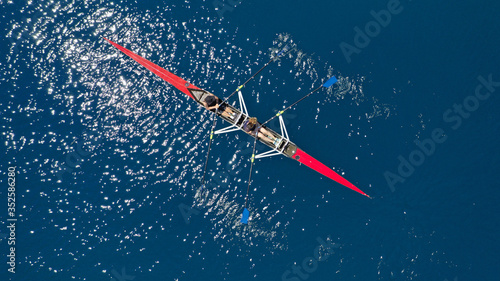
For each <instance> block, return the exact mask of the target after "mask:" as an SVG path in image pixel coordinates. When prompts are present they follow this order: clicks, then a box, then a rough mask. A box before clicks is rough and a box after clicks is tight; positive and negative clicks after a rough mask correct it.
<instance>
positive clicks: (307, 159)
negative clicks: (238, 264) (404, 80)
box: [104, 38, 369, 197]
mask: <svg viewBox="0 0 500 281" xmlns="http://www.w3.org/2000/svg"><path fill="white" fill-rule="evenodd" d="M104 39H106V38H104ZM106 40H107V41H108V42H109V43H111V44H112V45H113V46H115V47H116V48H118V50H120V51H121V52H123V53H124V54H125V55H127V56H129V57H130V58H132V59H133V60H135V61H136V62H138V63H139V64H141V65H142V66H144V67H146V68H147V69H148V70H149V71H151V72H153V73H154V74H156V75H158V76H159V77H160V78H162V79H163V80H165V81H166V82H168V83H169V84H171V85H172V86H174V87H175V88H177V89H178V90H179V91H181V92H183V93H184V94H186V95H187V96H188V97H190V98H192V99H193V100H194V101H196V102H197V103H198V104H199V105H201V106H204V105H203V101H204V100H205V98H206V97H207V96H209V95H212V94H211V93H210V92H208V91H205V90H203V89H200V88H198V87H196V86H195V85H193V84H191V83H189V82H187V81H186V80H184V79H182V78H180V77H178V76H176V75H175V74H173V73H171V72H169V71H167V70H165V69H163V68H161V67H160V66H158V65H156V64H154V63H152V62H150V61H148V60H147V59H145V58H143V57H141V56H139V55H137V54H135V53H134V52H132V51H130V50H128V49H126V48H124V47H122V46H120V45H118V44H116V43H114V42H112V41H111V40H109V39H106ZM335 82H336V79H333V78H332V79H330V80H329V82H327V83H326V84H328V86H331V85H332V84H334V83H335ZM326 84H325V85H326ZM240 88H241V87H240ZM240 88H239V89H240ZM240 98H241V96H240ZM241 101H242V100H241V99H240V102H241ZM224 106H225V107H226V108H229V109H230V110H231V112H232V113H234V114H233V115H232V116H226V115H223V114H221V113H219V111H216V114H217V115H218V117H220V118H222V119H224V120H225V121H227V122H229V123H230V124H231V126H230V128H231V129H229V130H227V129H224V130H219V132H220V133H223V132H228V131H234V130H242V131H244V132H246V131H245V130H243V127H244V124H246V123H247V122H248V120H249V119H250V116H249V115H248V113H247V112H246V106H243V107H242V108H240V109H237V108H235V107H234V106H231V105H229V104H224ZM279 117H280V121H281V122H280V125H281V126H282V134H279V133H277V132H275V131H273V130H272V129H270V128H267V127H265V124H264V125H263V124H260V123H259V125H261V126H264V128H265V129H266V130H267V131H268V132H270V134H271V135H272V136H274V137H275V138H276V139H279V140H280V141H279V142H276V143H271V142H269V141H268V140H265V139H261V138H258V140H259V141H260V142H262V143H263V144H265V145H267V146H269V147H270V148H271V149H272V150H271V151H270V152H272V153H274V154H269V152H267V153H263V154H261V155H257V157H255V158H262V157H266V156H272V155H277V154H281V155H284V156H287V157H289V158H292V159H294V160H296V161H298V162H300V163H302V164H304V165H306V166H307V167H309V168H311V169H313V170H315V171H316V172H318V173H320V174H322V175H324V176H326V177H328V178H330V179H332V180H334V181H336V182H338V183H340V184H342V185H344V186H346V187H348V188H350V189H352V190H354V191H356V192H358V193H360V194H362V195H365V196H367V197H369V196H368V195H367V194H366V193H364V192H363V191H362V190H361V189H359V188H357V187H356V186H355V185H354V184H352V183H350V182H349V181H348V180H346V179H345V178H343V177H342V176H340V175H339V174H337V173H336V172H335V171H333V170H332V169H330V168H329V167H327V166H326V165H324V164H323V163H321V162H319V161H318V160H316V159H315V158H314V157H312V156H310V155H309V154H307V153H305V152H304V151H303V150H302V149H300V148H298V147H297V145H295V144H294V143H293V142H291V141H290V140H289V139H288V134H287V133H286V129H284V123H283V122H282V119H281V116H279ZM283 130H284V133H283ZM250 135H251V136H253V137H257V136H255V135H252V134H250ZM259 156H260V157H259Z"/></svg>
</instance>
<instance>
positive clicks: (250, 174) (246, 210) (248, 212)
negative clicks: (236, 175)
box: [241, 130, 259, 224]
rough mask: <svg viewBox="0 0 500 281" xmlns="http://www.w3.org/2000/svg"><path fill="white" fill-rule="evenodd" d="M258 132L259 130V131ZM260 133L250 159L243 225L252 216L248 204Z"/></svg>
mask: <svg viewBox="0 0 500 281" xmlns="http://www.w3.org/2000/svg"><path fill="white" fill-rule="evenodd" d="M257 132H258V130H257ZM258 138H259V137H258V133H256V135H255V141H254V142H253V151H252V157H251V158H250V173H249V174H248V186H247V195H246V196H245V208H244V209H243V214H242V216H241V223H244V224H247V223H248V217H249V216H250V211H248V209H247V204H248V193H249V192H250V184H251V183H252V169H253V162H254V161H255V147H256V146H257V139H258Z"/></svg>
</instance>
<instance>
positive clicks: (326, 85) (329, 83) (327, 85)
mask: <svg viewBox="0 0 500 281" xmlns="http://www.w3.org/2000/svg"><path fill="white" fill-rule="evenodd" d="M337 81H338V80H337V78H336V77H335V76H332V77H331V78H330V79H328V81H326V82H325V83H324V84H323V85H321V86H319V87H318V88H316V89H315V90H314V91H312V92H310V93H309V94H307V95H305V96H303V97H302V98H301V99H299V100H298V101H296V102H294V103H292V104H291V105H289V106H288V107H287V108H285V109H283V110H280V111H279V112H278V113H276V115H274V116H273V117H271V118H270V119H269V120H267V121H266V122H264V123H262V126H263V125H265V124H267V123H269V122H270V121H271V120H273V119H274V118H276V117H278V116H280V115H282V114H283V113H284V112H285V111H287V110H289V109H290V108H292V107H293V106H295V105H296V104H298V103H299V102H301V101H303V100H304V99H306V98H307V97H309V96H310V95H312V94H314V93H316V92H317V91H319V90H321V89H322V88H330V87H331V86H333V85H334V84H335V83H337Z"/></svg>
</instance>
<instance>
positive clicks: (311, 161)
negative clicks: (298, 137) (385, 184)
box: [292, 148, 370, 197]
mask: <svg viewBox="0 0 500 281" xmlns="http://www.w3.org/2000/svg"><path fill="white" fill-rule="evenodd" d="M292 157H293V159H295V160H297V161H299V162H300V163H302V164H304V165H306V166H307V167H309V168H311V169H313V170H315V171H316V172H318V173H320V174H322V175H323V176H325V177H328V178H330V179H332V180H334V181H336V182H338V183H340V184H342V185H343V186H346V187H349V188H350V189H352V190H354V191H356V192H358V193H361V194H363V195H364V196H367V197H370V196H368V194H366V193H364V192H363V191H362V190H361V189H359V188H357V187H356V186H355V185H354V184H352V183H350V182H349V181H348V180H346V179H345V178H343V177H342V176H341V175H339V174H337V173H336V172H335V171H334V170H332V169H330V168H328V167H327V166H326V165H325V164H323V163H321V162H319V161H318V160H316V159H315V158H314V157H312V156H311V155H309V154H307V153H305V152H304V151H303V150H301V149H300V148H297V151H296V152H295V154H294V155H293V156H292Z"/></svg>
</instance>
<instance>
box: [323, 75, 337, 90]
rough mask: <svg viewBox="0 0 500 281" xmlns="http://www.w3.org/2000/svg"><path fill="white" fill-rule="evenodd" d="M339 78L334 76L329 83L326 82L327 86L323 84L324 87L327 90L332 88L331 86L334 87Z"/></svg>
mask: <svg viewBox="0 0 500 281" xmlns="http://www.w3.org/2000/svg"><path fill="white" fill-rule="evenodd" d="M337 81H338V80H337V77H335V76H332V78H330V79H328V81H326V83H325V84H323V87H325V88H330V87H331V86H333V84H335V83H337Z"/></svg>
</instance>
